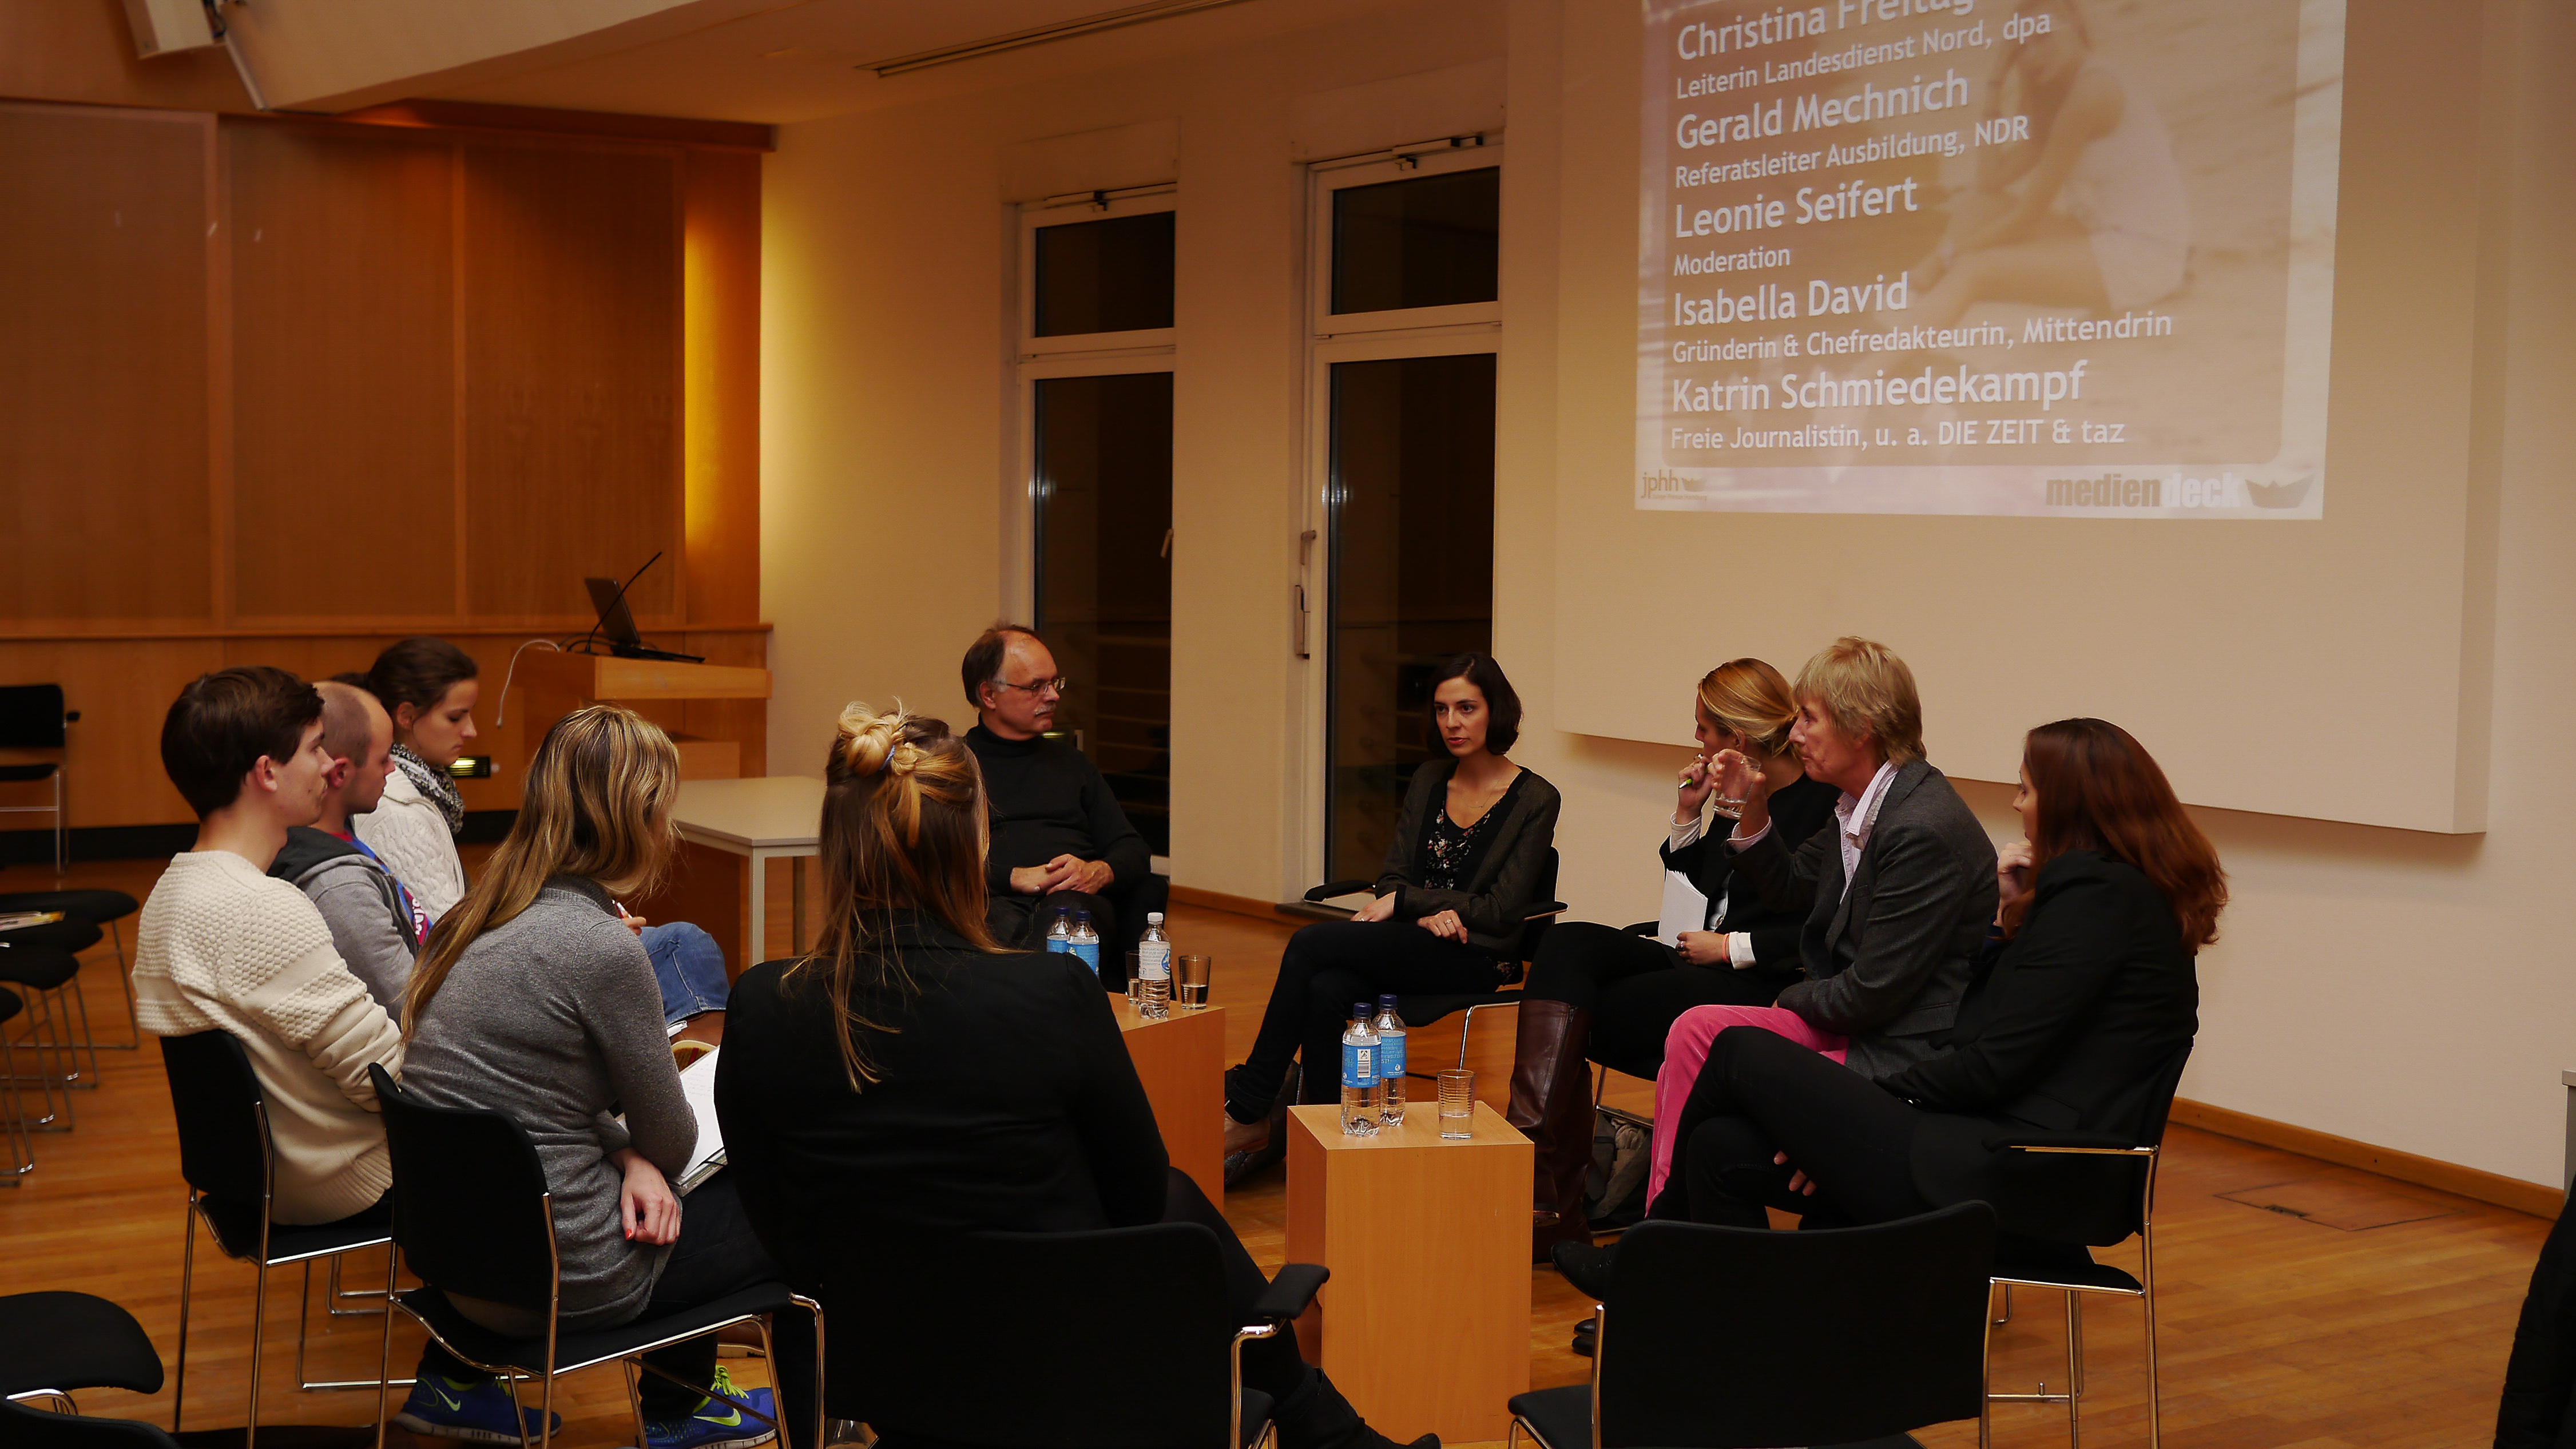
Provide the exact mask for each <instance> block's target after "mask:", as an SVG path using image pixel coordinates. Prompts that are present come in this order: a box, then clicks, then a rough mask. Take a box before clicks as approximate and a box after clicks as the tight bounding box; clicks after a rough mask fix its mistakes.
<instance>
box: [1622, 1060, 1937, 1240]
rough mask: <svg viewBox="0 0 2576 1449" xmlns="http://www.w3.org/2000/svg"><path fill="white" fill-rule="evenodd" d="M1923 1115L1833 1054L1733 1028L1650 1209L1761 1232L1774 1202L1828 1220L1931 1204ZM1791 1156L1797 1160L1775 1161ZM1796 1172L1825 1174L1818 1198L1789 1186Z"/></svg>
mask: <svg viewBox="0 0 2576 1449" xmlns="http://www.w3.org/2000/svg"><path fill="white" fill-rule="evenodd" d="M1920 1120H1921V1114H1920V1113H1918V1112H1917V1111H1916V1110H1915V1109H1914V1108H1912V1107H1909V1106H1907V1105H1906V1104H1905V1103H1903V1102H1900V1101H1898V1100H1897V1099H1896V1098H1894V1097H1891V1096H1889V1095H1888V1094H1887V1093H1886V1092H1885V1091H1884V1090H1882V1089H1881V1088H1880V1087H1879V1086H1878V1084H1877V1083H1875V1082H1872V1081H1870V1080H1869V1079H1868V1078H1866V1077H1863V1076H1861V1075H1860V1074H1859V1073H1857V1072H1855V1071H1853V1070H1851V1069H1850V1068H1848V1067H1845V1066H1843V1065H1842V1064H1841V1063H1839V1062H1836V1061H1834V1060H1833V1059H1831V1058H1829V1057H1824V1056H1819V1055H1818V1054H1816V1053H1815V1052H1812V1051H1809V1050H1808V1049H1806V1048H1805V1047H1802V1046H1800V1045H1798V1044H1797V1043H1795V1042H1793V1041H1790V1040H1789V1039H1788V1038H1786V1037H1781V1036H1774V1035H1772V1034H1771V1033H1770V1032H1767V1031H1764V1030H1762V1029H1761V1028H1760V1027H1754V1026H1734V1027H1728V1028H1727V1029H1726V1030H1724V1031H1722V1032H1719V1033H1718V1034H1717V1040H1716V1041H1715V1042H1714V1043H1713V1044H1711V1045H1710V1047H1709V1052H1708V1062H1707V1064H1706V1065H1705V1066H1703V1067H1702V1068H1701V1069H1700V1074H1699V1081H1698V1082H1697V1083H1696V1084H1695V1085H1693V1086H1692V1088H1691V1094H1690V1099H1689V1101H1687V1102H1686V1103H1684V1104H1683V1107H1682V1116H1681V1121H1680V1123H1679V1124H1678V1125H1677V1126H1676V1127H1675V1128H1674V1138H1673V1169H1672V1172H1671V1173H1670V1175H1669V1176H1667V1177H1666V1179H1665V1181H1664V1191H1663V1194H1662V1196H1660V1197H1658V1198H1656V1199H1655V1201H1654V1204H1653V1206H1652V1208H1651V1209H1650V1211H1649V1216H1652V1217H1659V1218H1687V1219H1689V1220H1690V1221H1692V1222H1700V1223H1720V1224H1724V1225H1726V1226H1729V1227H1744V1228H1759V1227H1764V1226H1767V1225H1768V1221H1769V1220H1768V1219H1767V1218H1765V1217H1764V1216H1763V1213H1762V1209H1763V1208H1764V1207H1765V1206H1769V1207H1776V1208H1780V1209H1782V1210H1784V1211H1787V1212H1793V1213H1799V1214H1802V1215H1804V1216H1805V1217H1806V1218H1807V1219H1808V1220H1809V1221H1814V1222H1818V1223H1820V1224H1821V1223H1884V1222H1893V1221H1895V1220H1896V1219H1898V1218H1908V1217H1912V1216H1914V1215H1915V1214H1917V1213H1923V1212H1929V1211H1931V1210H1932V1208H1933V1207H1934V1206H1935V1204H1933V1203H1931V1202H1929V1201H1927V1200H1925V1198H1924V1197H1923V1195H1922V1194H1921V1193H1920V1192H1918V1191H1916V1190H1915V1187H1914V1173H1913V1167H1912V1161H1911V1158H1912V1153H1913V1147H1914V1132H1915V1127H1916V1124H1917V1123H1918V1122H1919V1121H1920ZM1783 1152H1785V1153H1787V1154H1788V1156H1789V1161H1788V1162H1787V1164H1785V1165H1778V1164H1774V1163H1773V1162H1772V1160H1771V1159H1772V1158H1773V1157H1774V1156H1775V1155H1777V1154H1779V1153H1783ZM1793 1169H1795V1170H1798V1171H1803V1172H1805V1173H1806V1174H1807V1176H1808V1177H1810V1178H1811V1179H1813V1180H1814V1181H1815V1183H1816V1185H1817V1186H1816V1193H1815V1195H1814V1196H1813V1197H1809V1196H1805V1195H1803V1194H1797V1193H1792V1192H1790V1191H1789V1174H1790V1172H1791V1171H1792V1170H1793Z"/></svg>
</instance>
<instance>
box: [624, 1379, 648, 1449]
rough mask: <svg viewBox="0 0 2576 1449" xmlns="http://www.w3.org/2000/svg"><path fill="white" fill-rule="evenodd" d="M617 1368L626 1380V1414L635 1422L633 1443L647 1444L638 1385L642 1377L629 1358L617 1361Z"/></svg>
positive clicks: (642, 1397)
mask: <svg viewBox="0 0 2576 1449" xmlns="http://www.w3.org/2000/svg"><path fill="white" fill-rule="evenodd" d="M617 1368H618V1372H619V1373H620V1374H621V1375H622V1376H623V1377H624V1378H625V1380H626V1412H627V1415H628V1416H629V1417H631V1418H632V1419H634V1421H635V1442H636V1443H637V1444H638V1445H642V1444H645V1443H649V1442H650V1441H649V1440H648V1439H647V1438H646V1437H645V1434H644V1393H643V1390H642V1387H641V1385H640V1380H641V1379H642V1378H643V1375H642V1374H640V1373H638V1372H636V1369H635V1360H633V1359H631V1358H621V1359H619V1360H618V1361H617Z"/></svg>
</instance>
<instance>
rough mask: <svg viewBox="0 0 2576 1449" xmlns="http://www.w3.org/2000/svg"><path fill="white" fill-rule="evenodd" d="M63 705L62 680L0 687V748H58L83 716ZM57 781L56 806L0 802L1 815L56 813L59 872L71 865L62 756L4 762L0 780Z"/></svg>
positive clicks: (11, 782)
mask: <svg viewBox="0 0 2576 1449" xmlns="http://www.w3.org/2000/svg"><path fill="white" fill-rule="evenodd" d="M79 718H80V716H79V715H78V714H77V713H68V712H66V711H65V710H64V709H63V687H62V686H61V685H59V684H11V685H0V749H12V750H59V749H61V748H62V747H63V746H64V744H65V743H66V742H67V740H66V737H65V735H64V732H63V726H64V725H65V724H66V723H68V722H70V721H72V720H76V719H79ZM48 780H50V781H52V782H53V786H54V803H53V804H51V805H0V815H23V814H35V815H44V814H51V815H52V816H53V817H54V874H56V875H61V874H62V873H63V869H64V867H66V866H68V865H69V864H70V863H71V849H70V847H71V831H70V817H69V816H67V815H66V814H64V812H63V766H62V762H61V761H60V760H45V761H40V762H38V763H35V764H32V765H0V784H7V785H36V784H42V783H44V782H46V781H48Z"/></svg>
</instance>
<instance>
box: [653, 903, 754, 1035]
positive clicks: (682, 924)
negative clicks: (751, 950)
mask: <svg viewBox="0 0 2576 1449" xmlns="http://www.w3.org/2000/svg"><path fill="white" fill-rule="evenodd" d="M644 954H645V955H647V956H650V957H652V958H653V978H654V979H655V980H656V981H658V982H660V983H661V987H662V1020H663V1021H664V1022H665V1023H671V1022H677V1021H681V1020H684V1019H686V1018H688V1017H692V1016H695V1015H697V1014H698V1013H699V1012H701V1011H722V1010H724V1008H725V1001H726V999H727V998H728V997H730V996H731V995H732V994H733V987H732V985H731V984H730V983H729V982H727V981H726V979H725V958H724V948H723V947H721V946H719V945H717V944H716V938H715V937H713V936H710V935H708V934H707V933H706V932H704V931H702V930H700V929H698V928H697V927H695V926H692V925H690V924H689V923H688V922H686V921H674V922H672V923H671V924H669V925H666V926H646V927H645V928H644Z"/></svg>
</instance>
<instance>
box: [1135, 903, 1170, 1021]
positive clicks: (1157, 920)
mask: <svg viewBox="0 0 2576 1449" xmlns="http://www.w3.org/2000/svg"><path fill="white" fill-rule="evenodd" d="M1136 977H1137V980H1138V981H1140V982H1141V983H1143V986H1144V994H1143V995H1142V997H1141V998H1139V999H1138V1001H1137V1003H1136V1014H1137V1015H1139V1016H1141V1017H1143V1018H1145V1019H1146V1020H1147V1021H1161V1020H1162V1019H1163V1018H1165V1017H1167V1016H1170V1015H1171V1014H1172V938H1171V937H1169V936H1166V935H1164V934H1163V913H1162V912H1161V911H1147V912H1146V913H1145V938H1144V939H1143V940H1141V941H1138V942H1137V943H1136Z"/></svg>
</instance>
